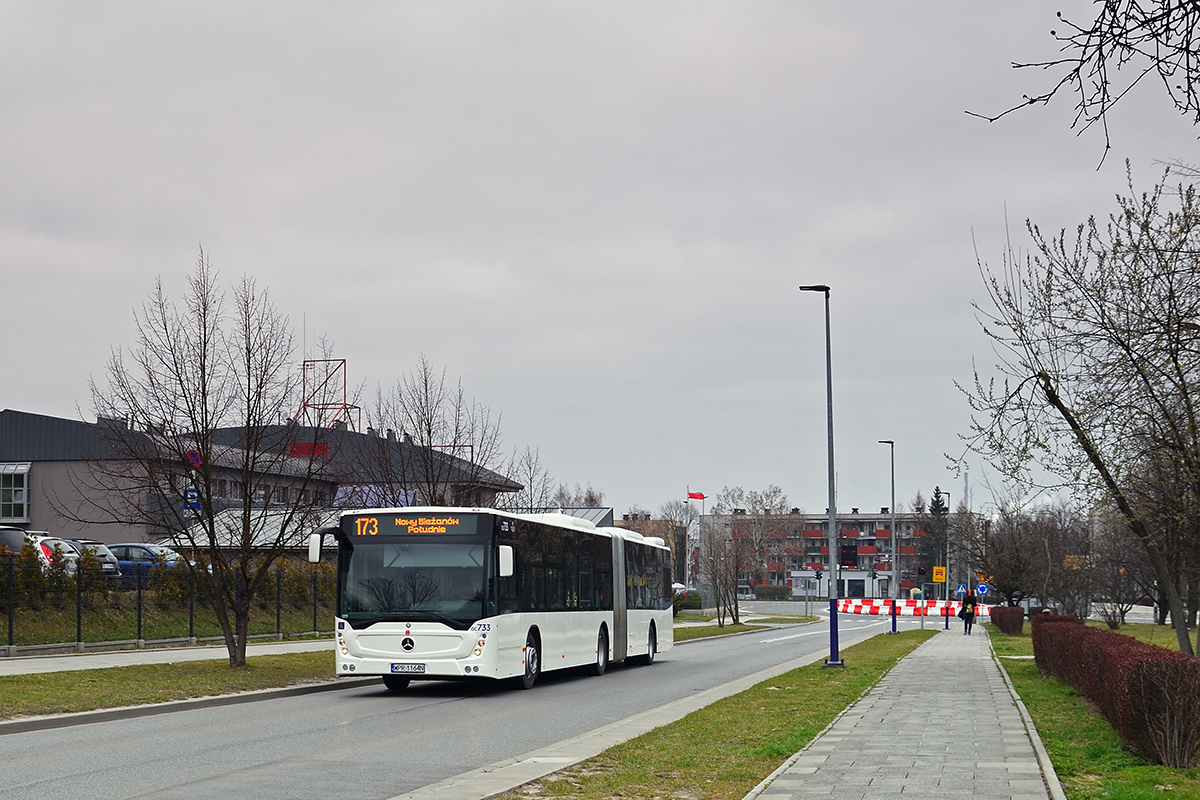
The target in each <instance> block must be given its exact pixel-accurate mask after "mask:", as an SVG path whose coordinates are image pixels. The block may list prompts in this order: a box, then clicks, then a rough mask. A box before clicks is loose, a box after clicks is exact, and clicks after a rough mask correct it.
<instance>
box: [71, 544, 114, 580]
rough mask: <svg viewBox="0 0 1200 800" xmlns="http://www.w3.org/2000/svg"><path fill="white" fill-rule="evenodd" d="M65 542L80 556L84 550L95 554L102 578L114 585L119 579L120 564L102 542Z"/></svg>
mask: <svg viewBox="0 0 1200 800" xmlns="http://www.w3.org/2000/svg"><path fill="white" fill-rule="evenodd" d="M67 542H68V543H69V544H70V545H71V546H72V547H74V548H75V550H76V552H78V553H79V555H81V556H82V555H83V551H84V550H91V551H92V552H93V553H95V555H96V561H97V562H99V564H100V569H102V570H103V571H104V577H106V578H108V580H109V581H110V582H112V583H116V582H117V581H119V580H120V579H121V564H120V562H119V561H117V557H116V556H115V555H113V552H112V551H111V550H109V549H108V547H107V546H106V545H105V544H104V543H103V542H98V541H96V540H95V539H68V540H67Z"/></svg>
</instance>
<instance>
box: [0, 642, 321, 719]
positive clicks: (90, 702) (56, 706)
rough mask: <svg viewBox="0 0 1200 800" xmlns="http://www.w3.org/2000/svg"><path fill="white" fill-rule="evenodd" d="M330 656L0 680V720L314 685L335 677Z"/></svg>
mask: <svg viewBox="0 0 1200 800" xmlns="http://www.w3.org/2000/svg"><path fill="white" fill-rule="evenodd" d="M333 669H334V665H333V653H332V652H331V651H328V650H322V651H317V652H312V653H286V654H283V655H273V656H255V657H253V658H247V659H246V667H245V668H244V669H232V668H231V667H230V666H229V662H227V661H182V662H179V663H175V664H140V665H137V666H132V667H112V668H110V669H91V670H85V671H82V672H46V673H39V674H36V675H6V676H2V677H0V719H12V718H14V717H24V716H35V715H42V714H66V713H72V712H76V711H94V710H96V709H99V708H117V707H119V706H132V705H142V704H145V703H165V702H167V701H169V700H187V699H190V698H194V697H212V696H215V695H221V694H234V693H236V692H249V691H253V690H256V689H273V688H278V687H282V686H296V685H300V684H306V683H317V682H321V681H327V680H330V679H331V678H333Z"/></svg>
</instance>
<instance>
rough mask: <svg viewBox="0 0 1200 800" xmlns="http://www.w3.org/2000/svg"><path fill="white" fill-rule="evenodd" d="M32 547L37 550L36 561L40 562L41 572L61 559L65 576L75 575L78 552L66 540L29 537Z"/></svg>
mask: <svg viewBox="0 0 1200 800" xmlns="http://www.w3.org/2000/svg"><path fill="white" fill-rule="evenodd" d="M29 538H30V539H32V541H33V547H34V549H35V550H37V553H38V559H39V560H40V561H41V562H42V570H43V571H46V570H49V569H50V568H51V567H52V566H53V565H54V560H55V559H56V558H59V557H61V558H62V559H63V569H64V570H65V571H66V574H67V575H71V576H74V575H75V562H77V561H78V560H79V551H78V550H76V549H75V547H74V546H73V545H72V543H71V542H70V541H68V540H67V539H60V538H59V537H57V536H36V535H35V536H30V537H29Z"/></svg>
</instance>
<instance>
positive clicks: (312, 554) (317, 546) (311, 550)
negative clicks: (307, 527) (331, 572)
mask: <svg viewBox="0 0 1200 800" xmlns="http://www.w3.org/2000/svg"><path fill="white" fill-rule="evenodd" d="M308 560H309V561H310V562H312V563H313V564H316V563H317V562H319V561H320V560H321V534H319V533H314V534H311V535H310V536H309V537H308Z"/></svg>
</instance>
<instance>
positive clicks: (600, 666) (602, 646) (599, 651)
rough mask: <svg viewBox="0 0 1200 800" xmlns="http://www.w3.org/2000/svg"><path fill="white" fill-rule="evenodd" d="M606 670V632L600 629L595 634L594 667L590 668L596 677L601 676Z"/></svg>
mask: <svg viewBox="0 0 1200 800" xmlns="http://www.w3.org/2000/svg"><path fill="white" fill-rule="evenodd" d="M606 669H608V631H606V630H605V629H604V628H601V629H600V633H598V634H596V665H595V666H594V667H592V670H593V672H595V673H596V675H603V674H604V671H605V670H606Z"/></svg>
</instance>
